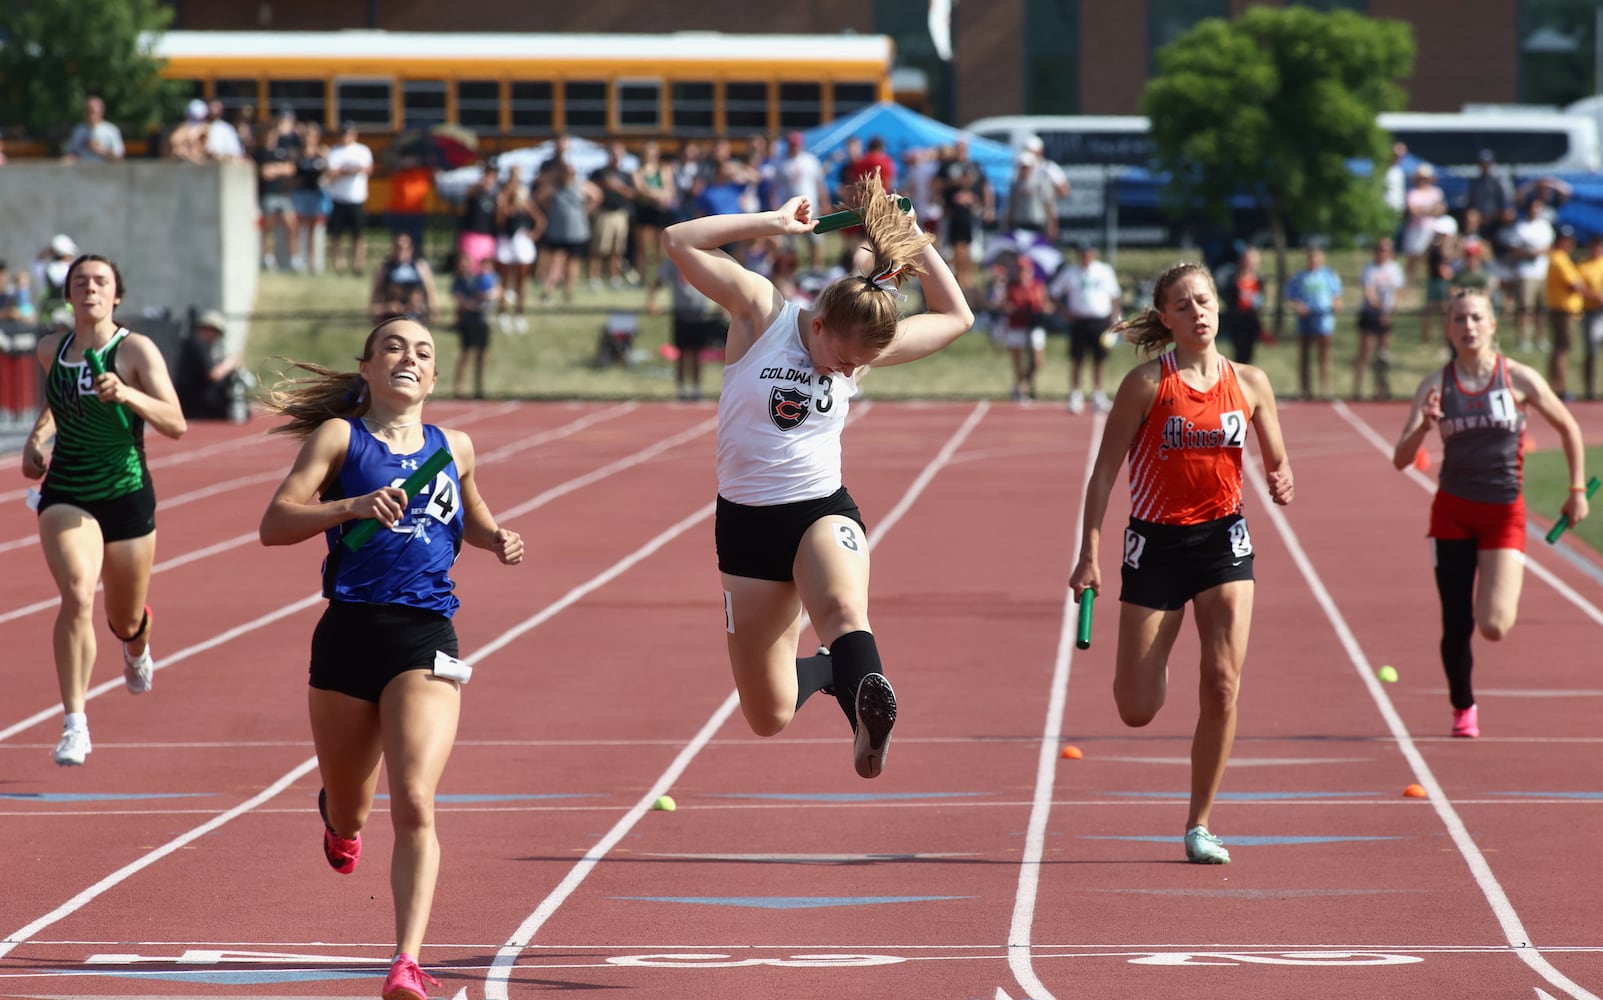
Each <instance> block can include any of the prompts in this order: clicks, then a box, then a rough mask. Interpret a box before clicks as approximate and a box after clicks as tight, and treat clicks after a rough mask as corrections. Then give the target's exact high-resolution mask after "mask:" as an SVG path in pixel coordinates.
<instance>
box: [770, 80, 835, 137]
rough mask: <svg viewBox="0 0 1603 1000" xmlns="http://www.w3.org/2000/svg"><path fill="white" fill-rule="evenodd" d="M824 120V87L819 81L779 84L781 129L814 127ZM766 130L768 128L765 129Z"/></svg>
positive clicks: (782, 130)
mask: <svg viewBox="0 0 1603 1000" xmlns="http://www.w3.org/2000/svg"><path fill="white" fill-rule="evenodd" d="M823 120H824V88H823V86H822V85H821V84H817V83H781V84H780V85H779V130H780V131H781V132H789V131H790V130H791V129H806V128H812V127H813V126H814V125H817V124H819V123H821V122H822V121H823ZM763 131H764V132H766V131H767V129H763Z"/></svg>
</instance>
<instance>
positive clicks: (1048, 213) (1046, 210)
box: [1002, 150, 1058, 243]
mask: <svg viewBox="0 0 1603 1000" xmlns="http://www.w3.org/2000/svg"><path fill="white" fill-rule="evenodd" d="M1013 163H1014V171H1013V181H1012V183H1011V185H1009V187H1008V192H1007V207H1006V209H1005V211H1004V213H1003V218H1002V227H1003V228H1004V229H1007V230H1020V229H1023V230H1025V231H1027V232H1032V233H1040V234H1042V235H1043V236H1045V237H1046V238H1047V239H1049V240H1051V241H1052V242H1053V243H1056V242H1057V239H1058V203H1057V196H1056V192H1055V190H1054V189H1053V186H1052V179H1051V178H1050V177H1048V176H1047V175H1046V173H1045V171H1043V170H1041V169H1040V161H1039V160H1038V159H1036V156H1035V154H1034V153H1031V152H1029V151H1027V150H1021V151H1020V152H1019V154H1018V156H1016V157H1014V160H1013Z"/></svg>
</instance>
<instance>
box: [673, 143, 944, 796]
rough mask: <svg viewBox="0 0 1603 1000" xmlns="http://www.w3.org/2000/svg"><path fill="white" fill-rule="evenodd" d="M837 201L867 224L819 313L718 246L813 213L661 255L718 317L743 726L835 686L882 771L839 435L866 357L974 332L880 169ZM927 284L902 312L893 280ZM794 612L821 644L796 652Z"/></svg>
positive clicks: (766, 731) (727, 603) (784, 212)
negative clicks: (725, 331) (722, 326)
mask: <svg viewBox="0 0 1603 1000" xmlns="http://www.w3.org/2000/svg"><path fill="white" fill-rule="evenodd" d="M848 197H849V199H850V202H851V204H852V205H854V206H858V207H859V209H858V210H859V211H860V212H861V213H862V215H863V230H864V232H865V233H866V237H865V239H864V246H863V247H862V249H861V250H860V251H859V252H858V255H857V256H858V260H859V267H860V272H859V273H852V274H848V275H845V276H844V277H841V278H839V279H837V280H836V281H834V282H833V283H832V284H830V285H829V287H827V288H825V289H824V290H823V291H822V292H821V293H820V294H819V295H818V298H817V300H816V301H815V302H814V305H813V308H811V309H803V308H801V307H799V306H798V305H796V304H795V303H792V302H787V301H785V299H784V297H783V296H782V295H780V293H779V291H778V290H777V289H776V288H775V287H774V285H773V284H772V283H771V282H770V281H769V280H768V279H767V278H765V277H763V276H762V275H760V274H757V273H755V272H752V271H748V270H746V268H744V267H742V266H741V265H740V264H738V263H736V262H735V260H734V259H733V258H732V257H730V256H729V255H728V254H726V253H724V252H723V251H722V250H720V249H718V248H719V247H722V246H726V245H728V244H731V243H742V242H745V241H747V240H755V239H761V238H763V237H770V236H792V235H799V234H802V233H810V232H812V231H813V228H814V226H816V225H817V219H816V218H815V217H814V215H813V205H812V203H811V202H810V201H809V200H808V199H806V198H799V197H798V198H792V199H790V200H789V201H787V202H785V204H784V205H783V206H781V207H780V208H779V209H778V210H777V211H772V212H756V213H750V214H739V215H714V216H707V217H705V218H700V219H692V220H690V221H687V222H681V223H678V224H677V225H674V226H670V227H669V228H668V229H667V230H666V231H665V232H664V234H663V239H664V245H665V248H666V250H667V252H668V255H669V256H670V257H672V258H673V261H674V263H675V264H677V265H678V266H679V268H680V270H681V271H682V272H683V273H684V275H685V277H686V279H687V280H688V281H689V282H690V283H691V284H693V285H694V286H696V288H698V289H700V290H701V292H702V293H703V294H704V295H706V296H707V297H708V298H709V299H712V300H713V301H714V302H716V303H718V305H720V306H722V307H723V308H724V310H725V311H727V312H728V313H729V315H730V324H729V339H728V343H727V347H726V348H725V360H726V365H725V368H724V382H723V391H722V393H721V394H720V396H719V399H718V516H717V529H716V530H717V539H718V569H719V572H720V573H721V575H722V577H723V587H724V614H725V626H726V629H727V631H728V634H729V635H728V644H729V663H730V666H731V668H732V669H733V671H734V675H735V686H736V688H737V689H738V690H739V692H740V707H741V711H742V712H744V713H745V716H746V722H747V724H748V725H750V726H751V729H752V732H754V733H756V734H757V735H759V736H774V735H776V734H778V733H779V732H780V731H781V730H783V729H784V728H785V726H786V725H788V724H789V723H790V720H791V718H792V717H793V716H794V715H795V713H796V710H797V709H798V708H799V707H801V703H802V702H803V701H805V700H806V699H807V696H808V695H810V694H812V693H813V692H814V691H829V692H831V693H833V694H834V695H835V698H836V700H837V701H838V702H839V703H840V706H841V710H842V711H844V712H845V713H846V718H847V719H848V720H849V721H850V722H851V725H852V730H853V732H854V734H855V736H854V739H853V758H854V762H855V765H856V768H857V773H858V774H859V775H861V776H862V777H864V778H872V777H875V776H877V775H878V774H879V773H880V769H881V768H882V767H883V766H884V762H885V751H886V746H887V744H888V742H889V740H890V732H891V726H892V725H893V724H894V723H895V721H896V696H895V693H894V692H893V691H892V689H891V686H890V683H889V682H888V681H887V680H886V679H885V676H884V673H883V671H882V670H881V668H880V662H879V650H878V647H877V646H876V645H875V642H874V635H873V633H872V631H871V630H870V628H869V623H868V563H869V559H868V540H867V538H866V536H865V535H864V529H863V520H862V516H861V515H860V514H859V513H858V511H857V505H856V504H855V503H854V502H853V501H852V498H851V496H850V494H848V493H847V492H846V489H845V487H844V486H843V485H842V484H841V450H840V435H841V429H842V428H843V427H844V426H845V424H846V412H847V408H848V406H849V404H850V401H851V398H852V397H853V396H855V395H856V394H857V391H858V383H859V381H860V380H861V379H862V377H863V376H864V375H865V374H866V373H867V371H868V369H869V368H870V367H874V366H881V365H896V364H903V363H905V362H908V361H915V360H917V359H919V358H922V357H925V356H926V355H929V354H933V353H935V352H936V351H938V350H940V349H941V348H943V347H945V346H946V345H948V344H950V343H951V342H952V341H954V340H956V339H957V338H958V337H960V336H962V335H963V334H964V333H965V332H966V331H967V330H968V329H969V328H970V327H972V326H973V324H974V315H973V313H971V312H970V311H969V308H968V305H967V303H966V302H965V301H964V298H963V292H962V289H961V288H959V286H958V284H957V281H956V279H954V278H953V277H952V273H951V271H949V270H948V269H947V267H946V262H945V261H943V260H942V259H941V255H940V254H939V253H938V252H937V251H936V250H935V248H934V247H933V246H932V245H931V243H932V240H931V237H929V236H928V235H926V234H924V233H923V232H921V231H920V230H919V228H918V224H917V222H916V220H914V218H913V217H912V216H911V215H909V214H904V213H902V212H901V211H899V210H898V209H897V207H896V201H895V199H894V198H891V197H889V196H887V195H886V193H885V190H884V188H883V186H882V185H881V183H880V180H879V176H878V174H877V173H876V174H875V175H874V176H872V177H870V178H868V179H866V180H864V181H862V182H860V183H859V184H857V185H855V186H854V187H853V188H852V189H850V191H849V194H848ZM909 274H918V275H920V276H922V285H923V292H924V303H925V307H926V309H927V310H928V311H927V312H925V313H922V314H920V315H917V316H911V317H908V318H906V319H902V318H901V317H900V315H899V313H898V309H897V306H898V303H899V302H900V300H901V296H900V295H899V294H898V292H897V286H898V285H899V284H900V283H901V281H902V280H903V279H905V278H906V277H907V276H908V275H909ZM803 608H805V609H806V610H807V613H808V615H809V616H811V618H812V622H813V629H814V631H815V632H816V633H817V634H818V639H819V641H820V642H821V643H822V648H821V649H820V651H819V655H817V656H812V657H808V658H807V659H805V660H798V659H797V658H796V645H797V641H798V640H799V638H800V636H801V612H802V609H803Z"/></svg>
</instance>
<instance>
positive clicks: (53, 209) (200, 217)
mask: <svg viewBox="0 0 1603 1000" xmlns="http://www.w3.org/2000/svg"><path fill="white" fill-rule="evenodd" d="M56 233H65V234H67V235H68V236H71V237H72V238H73V239H74V240H75V241H76V242H77V244H78V247H79V249H80V250H81V251H82V252H84V253H96V254H101V255H104V256H106V257H109V258H111V260H113V261H115V262H116V264H117V267H118V270H120V271H121V272H122V276H123V284H124V286H125V288H126V294H124V296H123V300H122V304H121V305H120V306H119V307H118V310H117V318H118V319H119V320H120V321H121V322H122V323H123V324H124V325H125V326H128V327H129V328H131V329H134V330H138V329H139V321H140V318H141V316H142V315H143V314H144V313H145V310H147V309H156V310H159V309H168V310H171V311H172V313H173V315H174V317H175V318H178V319H179V320H180V321H181V320H182V319H183V318H184V317H185V315H186V314H187V313H188V311H189V310H190V309H192V308H193V309H196V310H202V309H221V310H222V311H223V312H224V313H226V314H227V315H228V316H229V317H230V320H229V329H228V330H227V331H225V333H226V335H227V342H228V345H229V347H230V348H231V349H233V350H235V351H238V350H240V349H242V348H243V346H244V342H245V336H246V334H247V333H248V330H247V329H246V322H245V320H244V319H243V317H244V316H245V315H247V314H248V313H249V312H250V311H251V309H252V308H253V307H254V306H255V303H256V276H257V267H258V261H259V243H258V238H257V228H256V174H255V170H254V169H253V168H252V167H251V165H249V164H245V163H231V164H192V163H174V162H166V161H157V160H150V161H146V160H137V161H136V160H129V161H125V162H123V163H116V164H75V165H71V166H68V165H64V164H60V163H55V162H45V161H28V160H21V161H19V160H13V161H11V163H9V164H7V165H6V166H4V167H0V259H4V260H5V261H6V262H7V263H8V264H10V265H11V267H12V268H13V269H14V270H23V269H27V268H30V267H31V266H32V264H33V261H34V259H35V258H36V257H37V256H38V254H39V251H40V250H41V249H42V248H44V247H45V245H46V244H48V243H49V242H50V238H51V237H52V236H54V235H55V234H56ZM235 317H238V318H235Z"/></svg>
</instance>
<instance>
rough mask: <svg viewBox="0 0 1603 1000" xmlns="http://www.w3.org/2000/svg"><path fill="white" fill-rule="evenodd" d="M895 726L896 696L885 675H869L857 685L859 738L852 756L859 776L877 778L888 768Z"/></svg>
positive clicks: (857, 727) (853, 745)
mask: <svg viewBox="0 0 1603 1000" xmlns="http://www.w3.org/2000/svg"><path fill="white" fill-rule="evenodd" d="M894 725H896V692H895V691H893V690H891V682H890V681H888V680H886V679H885V675H884V674H869V675H868V676H867V677H864V678H863V681H862V683H861V684H858V685H857V726H856V729H857V735H856V737H855V738H854V739H853V741H852V751H853V753H852V756H853V759H854V763H856V765H857V774H858V776H859V777H863V778H877V777H879V772H880V771H882V770H884V768H885V753H886V751H887V750H888V749H889V746H890V742H891V727H892V726H894Z"/></svg>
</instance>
